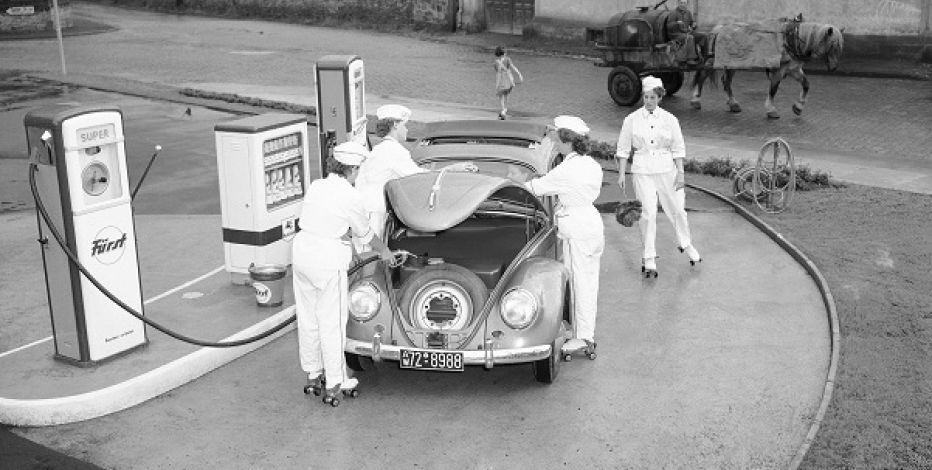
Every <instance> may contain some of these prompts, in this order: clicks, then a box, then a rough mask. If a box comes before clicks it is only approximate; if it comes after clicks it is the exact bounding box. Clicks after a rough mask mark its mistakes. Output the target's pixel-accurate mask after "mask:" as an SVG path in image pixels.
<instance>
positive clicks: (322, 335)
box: [292, 142, 393, 406]
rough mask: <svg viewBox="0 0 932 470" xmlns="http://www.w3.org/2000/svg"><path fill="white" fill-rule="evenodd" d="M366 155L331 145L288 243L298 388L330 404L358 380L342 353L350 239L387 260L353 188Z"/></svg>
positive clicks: (352, 145) (352, 146)
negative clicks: (303, 380)
mask: <svg viewBox="0 0 932 470" xmlns="http://www.w3.org/2000/svg"><path fill="white" fill-rule="evenodd" d="M368 155H369V151H368V150H367V149H366V148H365V147H363V146H362V145H360V144H358V143H356V142H345V143H342V144H340V145H337V146H336V147H335V148H334V149H333V156H331V157H329V158H328V159H327V162H326V164H327V170H328V175H327V177H326V178H322V179H318V180H314V182H312V183H311V184H310V186H308V189H307V194H306V195H305V196H304V206H303V207H302V208H301V231H300V232H298V234H297V235H296V236H295V238H294V242H293V244H292V269H293V271H294V279H293V283H294V294H295V315H296V316H297V319H298V356H299V359H300V362H301V369H303V370H304V372H305V373H306V374H307V378H308V381H307V385H306V386H305V387H304V392H305V393H310V392H311V391H313V392H314V394H315V395H320V393H321V392H322V391H324V403H327V404H330V405H332V406H337V405H339V404H340V400H339V398H337V394H339V393H340V392H341V391H342V392H343V393H344V394H350V395H351V396H356V393H357V392H356V391H355V390H356V386H357V385H358V384H359V381H358V380H357V379H355V378H352V377H349V376H348V375H347V370H346V360H345V358H344V355H343V347H344V344H345V342H346V322H347V320H348V319H349V318H348V311H349V310H348V296H349V293H348V285H347V282H348V279H347V269H348V268H349V264H350V260H351V259H352V256H353V249H352V247H351V245H350V237H352V238H354V239H356V238H358V239H359V240H360V241H362V242H363V243H366V244H368V245H371V246H372V247H373V249H375V250H376V251H377V252H378V253H379V256H380V258H381V259H382V260H385V261H391V260H393V256H392V252H391V251H390V250H389V249H388V247H387V246H386V245H385V244H384V243H383V242H382V240H381V239H379V237H378V235H376V234H374V233H373V232H372V230H371V229H370V228H369V218H368V217H367V214H366V209H365V206H364V205H363V199H362V195H361V194H359V191H357V190H356V188H354V187H353V182H354V181H355V180H356V176H357V175H358V174H359V165H360V164H361V163H362V162H363V161H364V160H365V159H366V157H367V156H368ZM328 386H329V387H328ZM324 389H326V390H324Z"/></svg>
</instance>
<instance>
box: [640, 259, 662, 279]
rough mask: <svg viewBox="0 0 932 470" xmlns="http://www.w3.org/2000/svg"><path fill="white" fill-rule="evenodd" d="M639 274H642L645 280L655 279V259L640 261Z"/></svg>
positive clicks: (656, 274)
mask: <svg viewBox="0 0 932 470" xmlns="http://www.w3.org/2000/svg"><path fill="white" fill-rule="evenodd" d="M641 272H642V273H644V278H645V279H650V278H652V277H653V278H656V277H657V276H658V273H657V258H656V257H654V258H642V259H641Z"/></svg>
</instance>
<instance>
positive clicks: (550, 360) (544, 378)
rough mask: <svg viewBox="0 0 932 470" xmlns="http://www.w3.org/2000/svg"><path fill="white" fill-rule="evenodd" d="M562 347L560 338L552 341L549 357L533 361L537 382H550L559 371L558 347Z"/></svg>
mask: <svg viewBox="0 0 932 470" xmlns="http://www.w3.org/2000/svg"><path fill="white" fill-rule="evenodd" d="M562 347H563V340H562V338H557V339H555V340H554V341H553V345H552V347H551V349H550V357H547V358H545V359H541V360H539V361H534V378H535V379H537V381H538V382H541V383H545V384H551V383H553V381H554V380H556V379H557V375H558V374H559V373H560V362H561V361H560V349H561V348H562Z"/></svg>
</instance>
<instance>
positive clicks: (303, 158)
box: [214, 113, 310, 285]
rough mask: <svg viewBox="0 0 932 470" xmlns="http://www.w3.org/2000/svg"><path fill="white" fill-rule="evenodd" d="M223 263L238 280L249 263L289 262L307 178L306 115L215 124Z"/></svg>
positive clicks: (242, 278) (243, 278) (244, 277)
mask: <svg viewBox="0 0 932 470" xmlns="http://www.w3.org/2000/svg"><path fill="white" fill-rule="evenodd" d="M214 136H215V138H216V139H215V140H216V146H217V168H218V171H219V173H220V175H219V176H220V209H221V220H222V223H223V252H224V258H225V266H226V270H227V272H228V273H230V280H231V281H232V282H233V283H234V284H244V285H245V284H248V283H249V267H250V265H253V264H254V265H256V266H262V265H281V266H287V265H290V264H291V239H292V238H293V235H294V234H295V232H296V230H297V221H298V217H299V216H300V215H301V204H300V203H301V202H302V201H303V200H304V192H305V190H306V188H307V184H308V171H309V168H308V166H309V165H308V155H309V154H310V151H309V147H308V140H307V139H308V132H307V117H306V116H304V115H303V114H277V113H270V114H262V115H258V116H252V117H248V118H243V119H238V120H235V121H228V122H224V123H221V124H217V125H216V126H215V127H214Z"/></svg>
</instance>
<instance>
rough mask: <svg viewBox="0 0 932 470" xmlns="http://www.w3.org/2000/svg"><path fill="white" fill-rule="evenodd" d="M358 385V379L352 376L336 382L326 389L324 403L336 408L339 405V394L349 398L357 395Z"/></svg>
mask: <svg viewBox="0 0 932 470" xmlns="http://www.w3.org/2000/svg"><path fill="white" fill-rule="evenodd" d="M358 385H359V381H358V380H356V379H354V378H349V379H346V382H343V383H342V384H337V385H336V386H335V387H333V388H328V389H326V392H325V393H324V399H323V401H324V403H326V404H328V405H330V406H332V407H334V408H336V407H338V406H340V395H342V396H344V397H350V398H356V397H358V396H359V390H356V387H357V386H358Z"/></svg>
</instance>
